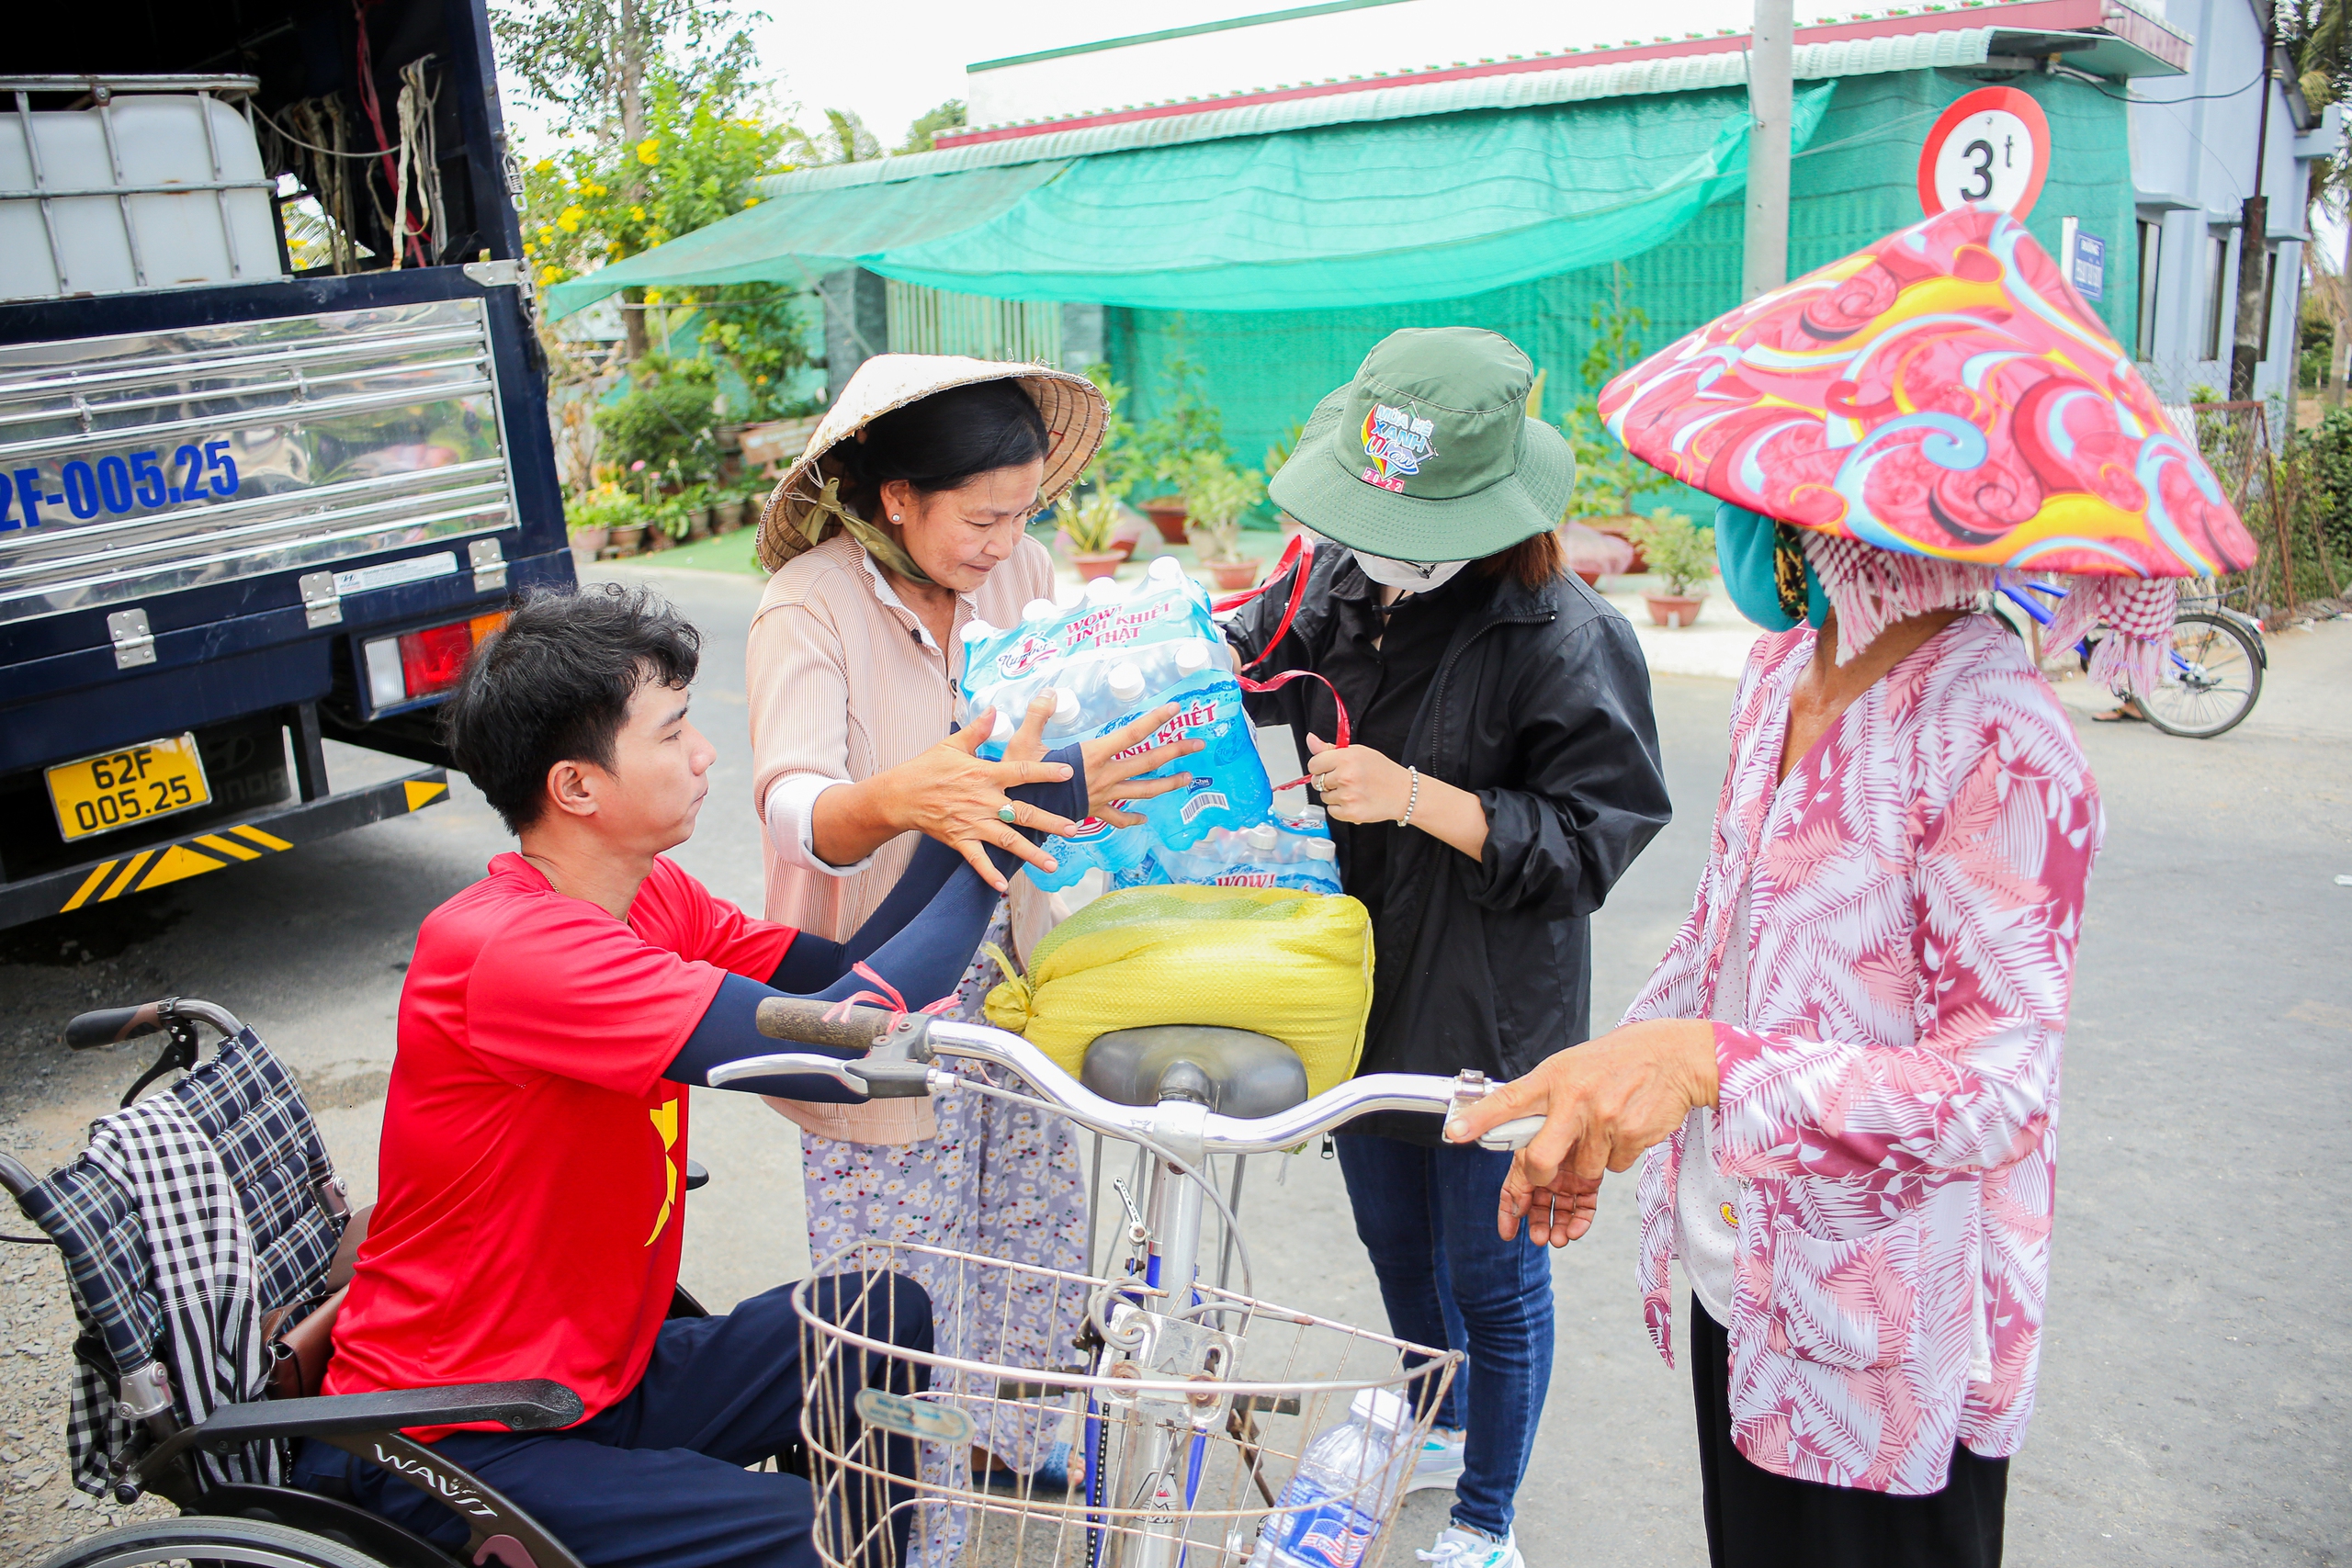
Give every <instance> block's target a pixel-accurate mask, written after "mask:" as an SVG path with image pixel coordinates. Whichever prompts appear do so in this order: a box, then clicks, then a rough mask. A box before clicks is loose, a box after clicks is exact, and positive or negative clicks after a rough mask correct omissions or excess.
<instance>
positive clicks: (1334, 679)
mask: <svg viewBox="0 0 2352 1568" xmlns="http://www.w3.org/2000/svg"><path fill="white" fill-rule="evenodd" d="M1533 381H1534V371H1533V367H1532V366H1531V365H1530V364H1529V363H1528V359H1527V355H1524V354H1522V353H1521V352H1520V350H1519V349H1518V347H1517V346H1516V345H1514V344H1511V343H1510V341H1509V340H1508V339H1505V338H1502V337H1499V336H1498V335H1496V334H1495V333H1488V332H1480V331H1476V330H1474V329H1470V328H1464V327H1442V328H1430V329H1416V330H1410V331H1406V332H1399V333H1392V334H1391V335H1389V336H1388V337H1387V338H1385V339H1384V340H1382V342H1381V343H1380V344H1378V345H1377V346H1376V347H1374V349H1373V351H1372V352H1371V353H1370V354H1369V355H1366V356H1365V358H1364V361H1363V366H1362V367H1360V368H1359V369H1358V370H1357V372H1356V375H1355V378H1353V379H1352V380H1351V381H1350V382H1349V383H1348V384H1347V385H1346V386H1344V387H1341V388H1340V389H1339V390H1337V391H1335V392H1333V393H1332V394H1331V395H1330V396H1329V397H1328V398H1325V399H1324V400H1323V401H1322V402H1321V404H1320V405H1318V406H1317V409H1316V411H1315V415H1314V418H1313V419H1312V420H1311V421H1310V422H1309V423H1308V424H1307V426H1306V432H1305V434H1303V435H1302V436H1301V438H1300V440H1299V443H1298V446H1297V448H1296V450H1295V451H1294V452H1293V453H1292V455H1291V457H1290V460H1289V461H1288V462H1287V463H1285V464H1284V465H1283V468H1282V470H1281V472H1279V473H1278V474H1276V475H1275V476H1274V479H1273V483H1272V496H1273V499H1274V501H1275V502H1276V503H1277V504H1279V505H1280V506H1281V507H1282V508H1283V510H1284V511H1286V512H1288V513H1290V514H1291V515H1292V516H1294V517H1295V518H1297V519H1298V521H1299V522H1301V523H1302V524H1304V525H1306V527H1307V528H1308V529H1310V530H1312V531H1313V533H1314V534H1316V535H1317V536H1320V537H1321V538H1322V539H1323V540H1325V541H1328V543H1326V544H1324V545H1323V546H1322V547H1318V548H1316V549H1314V550H1313V552H1312V554H1311V556H1308V557H1307V558H1305V559H1303V560H1301V561H1300V562H1299V564H1298V565H1297V566H1296V567H1295V569H1294V572H1293V574H1291V575H1289V576H1286V577H1284V578H1279V579H1277V580H1276V581H1274V582H1273V583H1272V584H1271V585H1270V586H1269V587H1268V588H1267V590H1266V591H1265V592H1263V593H1261V595H1260V596H1259V597H1258V598H1257V599H1256V600H1255V601H1253V602H1252V603H1251V604H1250V605H1249V606H1247V607H1246V608H1245V609H1244V610H1243V611H1242V612H1241V614H1240V615H1238V617H1237V618H1236V620H1235V621H1234V623H1233V624H1232V625H1231V626H1229V627H1228V628H1227V637H1229V638H1230V639H1231V640H1232V642H1233V643H1234V645H1235V647H1236V649H1238V653H1239V657H1240V658H1241V659H1242V660H1244V661H1251V660H1254V661H1256V667H1255V668H1254V669H1253V670H1252V671H1251V673H1252V674H1253V675H1254V676H1258V677H1261V678H1267V679H1271V678H1272V677H1274V676H1277V675H1280V674H1282V673H1283V672H1286V671H1310V672H1312V674H1313V675H1314V676H1315V677H1316V678H1315V679H1313V680H1297V681H1291V682H1285V683H1283V685H1282V686H1281V687H1280V689H1279V690H1276V691H1273V692H1269V693H1266V694H1262V695H1261V696H1258V697H1255V698H1253V699H1252V703H1251V705H1252V714H1253V716H1254V717H1255V718H1256V719H1257V720H1258V721H1259V722H1260V723H1261V724H1266V723H1272V722H1286V723H1288V724H1289V725H1290V726H1291V728H1293V730H1294V731H1295V733H1297V734H1298V735H1299V736H1301V737H1303V738H1305V743H1306V749H1307V750H1308V752H1309V753H1310V754H1311V757H1312V761H1311V762H1310V773H1311V777H1312V781H1313V784H1314V786H1315V788H1316V789H1317V791H1318V792H1319V794H1320V796H1321V799H1322V803H1323V806H1324V808H1325V809H1326V810H1327V811H1328V812H1329V815H1330V819H1331V829H1332V838H1333V839H1334V840H1335V841H1336V843H1337V844H1338V847H1339V851H1340V880H1341V882H1342V884H1343V885H1344V886H1345V887H1346V889H1347V891H1348V892H1349V893H1350V894H1351V895H1353V896H1354V897H1357V898H1359V899H1361V900H1363V903H1364V904H1365V906H1366V907H1367V908H1369V909H1370V910H1371V914H1372V920H1373V932H1374V955H1375V957H1374V961H1375V964H1376V966H1377V967H1376V969H1375V972H1374V985H1373V1005H1372V1015H1371V1020H1370V1022H1369V1025H1368V1027H1367V1031H1366V1034H1365V1039H1364V1050H1363V1060H1362V1063H1361V1065H1360V1070H1361V1071H1363V1072H1367V1073H1373V1072H1420V1073H1444V1074H1453V1073H1455V1072H1459V1071H1461V1070H1462V1069H1464V1068H1465V1067H1470V1068H1476V1069H1478V1070H1479V1071H1481V1072H1484V1073H1486V1074H1487V1075H1488V1076H1489V1077H1498V1078H1503V1077H1519V1076H1520V1075H1521V1074H1524V1073H1526V1072H1528V1071H1530V1070H1531V1069H1532V1068H1533V1067H1534V1066H1536V1065H1537V1064H1538V1063H1540V1062H1541V1061H1542V1060H1543V1059H1544V1057H1546V1056H1548V1055H1551V1054H1552V1053H1554V1052H1555V1051H1558V1050H1561V1049H1563V1048H1564V1047H1566V1046H1569V1045H1573V1044H1575V1043H1577V1042H1579V1041H1581V1040H1583V1039H1584V1038H1585V1036H1586V1034H1587V1032H1588V1031H1587V1023H1588V1014H1589V993H1590V969H1591V942H1590V936H1589V931H1587V928H1586V920H1587V919H1588V918H1589V916H1590V915H1591V913H1592V911H1593V910H1595V909H1597V908H1600V904H1601V900H1602V899H1603V898H1605V897H1607V896H1608V893H1609V889H1610V887H1611V886H1612V885H1613V884H1614V883H1615V882H1616V880H1617V878H1618V877H1619V876H1620V875H1621V874H1623V872H1624V870H1625V868H1626V866H1627V865H1629V864H1630V863H1632V862H1633V859H1634V856H1635V855H1637V854H1639V853H1640V852H1641V851H1642V848H1643V846H1644V845H1645V844H1647V843H1648V842H1649V840H1650V839H1651V838H1652V837H1653V836H1654V835H1655V834H1656V833H1657V830H1658V829H1660V828H1662V827H1663V826H1665V824H1666V821H1667V818H1668V803H1667V795H1666V782H1665V779H1664V777H1663V776H1662V775H1661V773H1660V772H1659V767H1658V751H1657V726H1656V724H1655V722H1654V721H1653V719H1652V717H1651V714H1650V689H1649V673H1648V670H1647V667H1646V666H1645V664H1644V662H1643V659H1642V654H1641V649H1640V648H1639V647H1638V645H1637V644H1636V643H1635V642H1634V633H1633V628H1632V627H1631V626H1627V625H1626V623H1625V620H1624V618H1623V616H1621V615H1618V614H1617V613H1616V611H1614V610H1612V609H1611V608H1610V607H1609V605H1608V604H1605V603H1603V602H1602V601H1601V600H1600V598H1599V597H1597V596H1596V595H1595V594H1593V593H1592V592H1591V591H1589V589H1587V588H1586V587H1585V586H1584V584H1583V583H1581V582H1579V581H1577V579H1576V577H1575V576H1573V575H1572V574H1570V573H1569V572H1568V571H1567V570H1566V561H1565V558H1564V557H1563V554H1562V550H1561V546H1560V542H1559V536H1558V534H1557V533H1556V532H1555V530H1556V528H1557V525H1558V524H1559V520H1560V515H1561V513H1562V512H1563V510H1564V509H1565V508H1566V505H1567V502H1568V493H1569V491H1570V490H1571V489H1572V488H1573V487H1574V484H1575V481H1576V461H1575V459H1574V458H1573V457H1571V456H1570V455H1569V452H1568V448H1567V444H1566V442H1565V441H1564V440H1562V439H1561V436H1560V433H1559V432H1558V431H1556V430H1554V429H1552V428H1551V427H1549V426H1548V425H1544V424H1542V423H1538V422H1537V421H1535V420H1532V419H1529V418H1528V417H1527V415H1526V409H1527V398H1528V392H1529V389H1530V388H1531V387H1532V384H1533ZM1335 699H1336V702H1335ZM1342 710H1344V717H1343V714H1342ZM1339 1153H1340V1168H1341V1170H1342V1171H1343V1172H1344V1174H1345V1176H1346V1179H1347V1184H1348V1194H1349V1199H1350V1201H1351V1204H1352V1206H1353V1208H1354V1210H1355V1218H1356V1231H1357V1234H1358V1235H1360V1236H1361V1237H1362V1238H1363V1244H1364V1247H1365V1249H1366V1250H1367V1251H1368V1252H1369V1253H1370V1254H1371V1256H1372V1261H1373V1267H1374V1270H1375V1271H1376V1272H1377V1274H1378V1275H1379V1278H1380V1288H1381V1295H1382V1297H1383V1299H1384V1300H1385V1303H1386V1304H1387V1308H1388V1318H1389V1326H1390V1328H1391V1330H1392V1331H1393V1332H1395V1333H1396V1334H1397V1335H1398V1336H1400V1337H1404V1338H1407V1339H1410V1340H1414V1341H1416V1342H1418V1343H1419V1344H1424V1345H1445V1346H1449V1347H1450V1348H1456V1349H1461V1350H1466V1351H1467V1352H1468V1353H1469V1358H1470V1365H1469V1372H1468V1375H1467V1377H1466V1378H1465V1379H1464V1380H1463V1381H1462V1382H1457V1383H1456V1384H1455V1385H1454V1387H1453V1390H1452V1391H1451V1392H1450V1393H1448V1394H1447V1397H1446V1404H1445V1405H1444V1407H1443V1408H1442V1409H1441V1410H1440V1411H1439V1412H1438V1416H1437V1423H1436V1424H1437V1427H1438V1430H1436V1431H1435V1432H1434V1433H1433V1434H1432V1435H1431V1438H1430V1443H1429V1445H1428V1446H1427V1447H1426V1448H1425V1449H1424V1450H1423V1451H1422V1454H1421V1456H1420V1460H1419V1463H1418V1464H1417V1466H1416V1468H1415V1470H1414V1472H1413V1476H1412V1479H1411V1481H1410V1482H1409V1483H1408V1485H1409V1486H1410V1487H1412V1488H1416V1489H1418V1488H1419V1487H1424V1486H1445V1487H1452V1488H1453V1489H1454V1492H1455V1501H1454V1506H1453V1517H1452V1520H1451V1522H1450V1523H1449V1525H1448V1527H1447V1529H1445V1531H1444V1532H1443V1533H1442V1535H1441V1536H1440V1537H1439V1539H1438V1541H1437V1544H1436V1548H1435V1550H1434V1551H1430V1552H1424V1553H1422V1555H1423V1556H1424V1557H1426V1558H1428V1559H1429V1560H1430V1561H1431V1562H1437V1563H1440V1564H1442V1565H1443V1568H1519V1565H1520V1563H1521V1556H1520V1553H1519V1551H1518V1548H1517V1547H1516V1546H1515V1545H1514V1544H1513V1541H1512V1537H1511V1513H1512V1497H1513V1495H1514V1494H1515V1493H1516V1492H1517V1490H1518V1487H1519V1482H1520V1477H1521V1473H1522V1472H1524V1470H1525V1469H1526V1465H1527V1456H1528V1451H1529V1448H1530V1445H1531V1444H1532V1441H1533V1439H1534V1435H1535V1426H1536V1421H1537V1419H1538V1417H1539V1416H1541V1415H1542V1413H1543V1406H1544V1391H1545V1389H1546V1387H1547V1386H1548V1385H1549V1382H1550V1378H1551V1360H1552V1338H1553V1326H1552V1293H1551V1292H1552V1285H1551V1271H1550V1268H1549V1266H1548V1264H1547V1263H1546V1261H1545V1259H1544V1253H1543V1249H1542V1248H1541V1247H1536V1246H1534V1245H1532V1244H1531V1243H1530V1242H1528V1241H1525V1240H1512V1241H1509V1242H1505V1241H1502V1240H1500V1239H1499V1238H1498V1236H1497V1234H1496V1230H1495V1224H1494V1215H1495V1209H1496V1204H1497V1202H1498V1199H1499V1196H1500V1193H1501V1190H1502V1182H1503V1178H1504V1176H1505V1174H1506V1173H1507V1171H1508V1170H1509V1168H1510V1156H1508V1155H1501V1154H1490V1153H1487V1151H1485V1150H1482V1149H1479V1148H1476V1147H1475V1146H1471V1147H1453V1146H1449V1145H1445V1144H1444V1143H1443V1142H1442V1138H1441V1137H1440V1127H1439V1122H1438V1119H1437V1118H1436V1117H1433V1116H1411V1115H1389V1116H1380V1117H1374V1118H1370V1119H1368V1120H1366V1121H1364V1122H1358V1123H1356V1124H1355V1126H1354V1127H1352V1128H1351V1129H1350V1130H1349V1131H1348V1132H1345V1133H1342V1134H1340V1137H1339Z"/></svg>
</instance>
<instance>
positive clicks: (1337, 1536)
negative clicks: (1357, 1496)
mask: <svg viewBox="0 0 2352 1568" xmlns="http://www.w3.org/2000/svg"><path fill="white" fill-rule="evenodd" d="M1284 1500H1285V1501H1287V1500H1288V1499H1284ZM1379 1529H1380V1522H1379V1521H1378V1520H1376V1519H1373V1518H1370V1517H1366V1516H1364V1515H1363V1514H1360V1513H1358V1512H1357V1511H1356V1510H1355V1509H1353V1508H1351V1507H1350V1506H1348V1505H1347V1504H1345V1503H1343V1502H1340V1500H1339V1499H1338V1498H1336V1497H1335V1498H1329V1499H1327V1500H1326V1501H1324V1502H1321V1503H1317V1505H1316V1506H1313V1507H1312V1508H1306V1509H1303V1510H1301V1511H1300V1512H1298V1513H1295V1514H1291V1515H1287V1516H1285V1517H1283V1524H1282V1529H1281V1534H1280V1535H1279V1536H1278V1537H1277V1538H1276V1539H1277V1540H1279V1541H1280V1543H1281V1549H1282V1550H1283V1551H1285V1552H1287V1553H1289V1554H1290V1555H1291V1556H1292V1557H1293V1558H1295V1559H1296V1560H1297V1561H1299V1562H1311V1563H1314V1564H1315V1565H1316V1568H1324V1565H1325V1564H1329V1568H1356V1564H1357V1563H1359V1562H1363V1554H1364V1551H1365V1549H1366V1548H1368V1547H1369V1546H1371V1545H1372V1538H1373V1536H1374V1534H1376V1533H1378V1531H1379Z"/></svg>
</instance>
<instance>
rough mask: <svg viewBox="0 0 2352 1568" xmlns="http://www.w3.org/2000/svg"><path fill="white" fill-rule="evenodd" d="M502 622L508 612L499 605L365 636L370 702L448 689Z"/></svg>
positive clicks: (393, 702) (387, 703) (389, 702)
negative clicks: (418, 627) (419, 627)
mask: <svg viewBox="0 0 2352 1568" xmlns="http://www.w3.org/2000/svg"><path fill="white" fill-rule="evenodd" d="M505 624H506V613H505V612H504V611H503V610H502V611H499V612H497V613H495V614H492V615H476V616H474V617H472V618H471V619H470V620H463V621H451V622H450V623H448V625H447V626H427V627H426V628H425V629H424V630H423V631H415V632H402V633H401V635H400V636H398V637H376V638H373V639H371V640H369V641H368V642H367V643H366V644H364V645H362V648H361V654H362V662H363V663H365V664H366V666H367V669H368V701H369V703H370V704H371V705H373V706H376V707H379V708H388V707H394V706H397V705H400V704H401V703H411V702H414V701H415V700H416V699H417V698H419V697H429V696H433V695H435V694H438V693H441V692H446V691H447V690H448V689H449V688H450V687H452V686H454V685H456V684H457V683H458V677H459V676H460V675H463V674H464V673H465V672H466V660H468V659H469V658H470V657H472V654H473V651H474V649H476V648H478V647H480V646H481V643H482V642H483V641H484V640H485V639H486V638H488V637H490V636H491V634H492V633H493V632H495V631H497V630H498V628H499V627H501V626H504V625H505Z"/></svg>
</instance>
